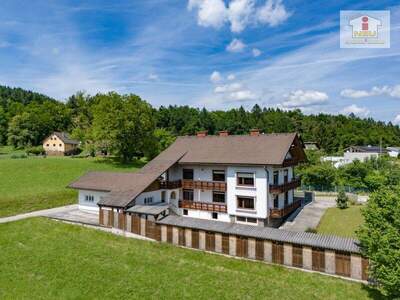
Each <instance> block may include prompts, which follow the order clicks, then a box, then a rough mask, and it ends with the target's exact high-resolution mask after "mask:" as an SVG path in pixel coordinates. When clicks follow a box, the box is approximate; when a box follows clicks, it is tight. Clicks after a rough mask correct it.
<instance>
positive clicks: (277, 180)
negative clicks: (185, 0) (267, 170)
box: [274, 171, 279, 185]
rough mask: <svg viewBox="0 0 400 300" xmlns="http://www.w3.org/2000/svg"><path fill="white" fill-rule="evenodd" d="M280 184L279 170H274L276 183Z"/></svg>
mask: <svg viewBox="0 0 400 300" xmlns="http://www.w3.org/2000/svg"><path fill="white" fill-rule="evenodd" d="M277 184H279V171H274V185H277Z"/></svg>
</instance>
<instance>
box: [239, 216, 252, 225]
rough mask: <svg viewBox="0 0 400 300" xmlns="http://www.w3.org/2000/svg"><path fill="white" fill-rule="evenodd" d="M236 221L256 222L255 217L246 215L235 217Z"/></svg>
mask: <svg viewBox="0 0 400 300" xmlns="http://www.w3.org/2000/svg"><path fill="white" fill-rule="evenodd" d="M236 221H237V222H243V223H253V224H257V219H256V218H247V217H241V216H237V217H236Z"/></svg>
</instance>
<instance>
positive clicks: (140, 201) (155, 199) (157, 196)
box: [135, 189, 180, 204]
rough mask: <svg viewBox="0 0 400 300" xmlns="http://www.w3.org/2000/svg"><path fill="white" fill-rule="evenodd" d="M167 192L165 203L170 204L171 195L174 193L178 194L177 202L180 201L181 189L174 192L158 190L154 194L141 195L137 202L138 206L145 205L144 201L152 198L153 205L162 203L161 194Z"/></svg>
mask: <svg viewBox="0 0 400 300" xmlns="http://www.w3.org/2000/svg"><path fill="white" fill-rule="evenodd" d="M162 191H165V193H166V194H165V203H170V198H171V193H172V192H173V191H174V192H175V194H176V200H179V196H180V195H179V189H174V190H156V191H152V192H145V193H141V194H140V195H139V196H137V198H136V200H135V202H136V204H144V199H145V198H150V197H153V202H152V203H160V202H161V192H162Z"/></svg>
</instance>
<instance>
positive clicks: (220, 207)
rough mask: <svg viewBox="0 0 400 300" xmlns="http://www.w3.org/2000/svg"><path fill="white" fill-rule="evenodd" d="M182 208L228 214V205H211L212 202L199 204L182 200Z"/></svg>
mask: <svg viewBox="0 0 400 300" xmlns="http://www.w3.org/2000/svg"><path fill="white" fill-rule="evenodd" d="M179 207H180V208H188V209H198V210H205V211H212V212H222V213H226V212H227V207H226V204H219V203H210V202H197V201H191V200H180V201H179Z"/></svg>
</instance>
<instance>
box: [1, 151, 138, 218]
mask: <svg viewBox="0 0 400 300" xmlns="http://www.w3.org/2000/svg"><path fill="white" fill-rule="evenodd" d="M0 153H2V154H0V217H4V216H10V215H15V214H19V213H24V212H30V211H34V210H39V209H45V208H51V207H57V206H62V205H67V204H72V203H76V202H77V191H75V190H72V189H69V188H67V187H66V186H67V185H68V184H69V183H70V182H72V181H73V180H75V179H77V178H78V177H79V176H82V175H83V174H85V173H86V172H89V171H122V172H129V171H135V170H137V169H138V168H140V167H141V166H142V165H143V163H141V162H135V163H131V164H126V165H125V164H124V165H122V164H120V163H118V162H117V161H115V160H113V159H105V158H71V157H49V156H48V157H46V158H43V157H40V156H38V157H35V156H29V157H27V158H12V157H13V156H14V157H15V156H17V157H19V156H20V155H23V153H22V152H17V153H15V152H14V153H7V152H6V151H5V149H4V147H3V148H2V149H0Z"/></svg>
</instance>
